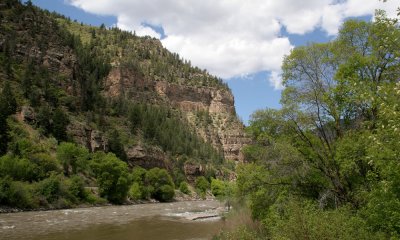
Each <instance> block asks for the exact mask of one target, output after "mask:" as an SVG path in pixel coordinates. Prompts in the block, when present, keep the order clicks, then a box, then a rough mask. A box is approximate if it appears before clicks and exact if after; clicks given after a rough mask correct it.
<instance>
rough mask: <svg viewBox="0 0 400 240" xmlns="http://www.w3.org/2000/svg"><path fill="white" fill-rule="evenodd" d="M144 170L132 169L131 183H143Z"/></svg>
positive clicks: (139, 168)
mask: <svg viewBox="0 0 400 240" xmlns="http://www.w3.org/2000/svg"><path fill="white" fill-rule="evenodd" d="M146 173H147V171H146V169H144V168H142V167H134V168H133V169H132V173H131V176H130V178H131V181H132V182H138V183H143V182H144V180H145V178H146Z"/></svg>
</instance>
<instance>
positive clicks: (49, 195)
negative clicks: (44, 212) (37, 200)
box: [36, 175, 65, 203]
mask: <svg viewBox="0 0 400 240" xmlns="http://www.w3.org/2000/svg"><path fill="white" fill-rule="evenodd" d="M36 192H37V193H38V194H39V195H42V196H43V197H44V198H45V200H46V201H47V203H53V202H55V201H56V200H58V198H60V197H62V196H63V195H64V194H65V189H64V186H63V181H62V177H61V176H60V175H51V176H50V177H49V178H46V179H44V180H43V181H41V182H39V183H38V185H37V188H36Z"/></svg>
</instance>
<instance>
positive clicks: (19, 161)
mask: <svg viewBox="0 0 400 240" xmlns="http://www.w3.org/2000/svg"><path fill="white" fill-rule="evenodd" d="M40 170H41V169H39V166H38V165H37V164H35V163H33V162H31V161H30V160H29V159H26V158H19V157H13V156H12V155H9V154H7V155H4V156H3V157H1V158H0V176H1V177H6V176H10V177H11V178H12V179H14V180H17V181H35V180H38V179H39V172H40Z"/></svg>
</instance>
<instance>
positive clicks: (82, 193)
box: [67, 175, 88, 202]
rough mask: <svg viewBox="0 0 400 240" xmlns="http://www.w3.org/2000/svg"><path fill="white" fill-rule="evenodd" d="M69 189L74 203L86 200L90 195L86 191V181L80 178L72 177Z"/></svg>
mask: <svg viewBox="0 0 400 240" xmlns="http://www.w3.org/2000/svg"><path fill="white" fill-rule="evenodd" d="M67 188H68V192H69V194H70V195H71V198H72V199H73V200H74V202H79V201H81V200H86V198H87V196H88V193H87V192H86V190H85V187H84V181H83V179H82V178H81V177H80V176H78V175H74V176H71V177H70V178H69V181H68V182H67Z"/></svg>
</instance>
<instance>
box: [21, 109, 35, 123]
mask: <svg viewBox="0 0 400 240" xmlns="http://www.w3.org/2000/svg"><path fill="white" fill-rule="evenodd" d="M20 115H21V119H22V120H23V121H24V122H26V123H29V124H34V123H35V122H36V113H35V110H34V109H33V108H32V107H30V106H22V108H21V114H20Z"/></svg>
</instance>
